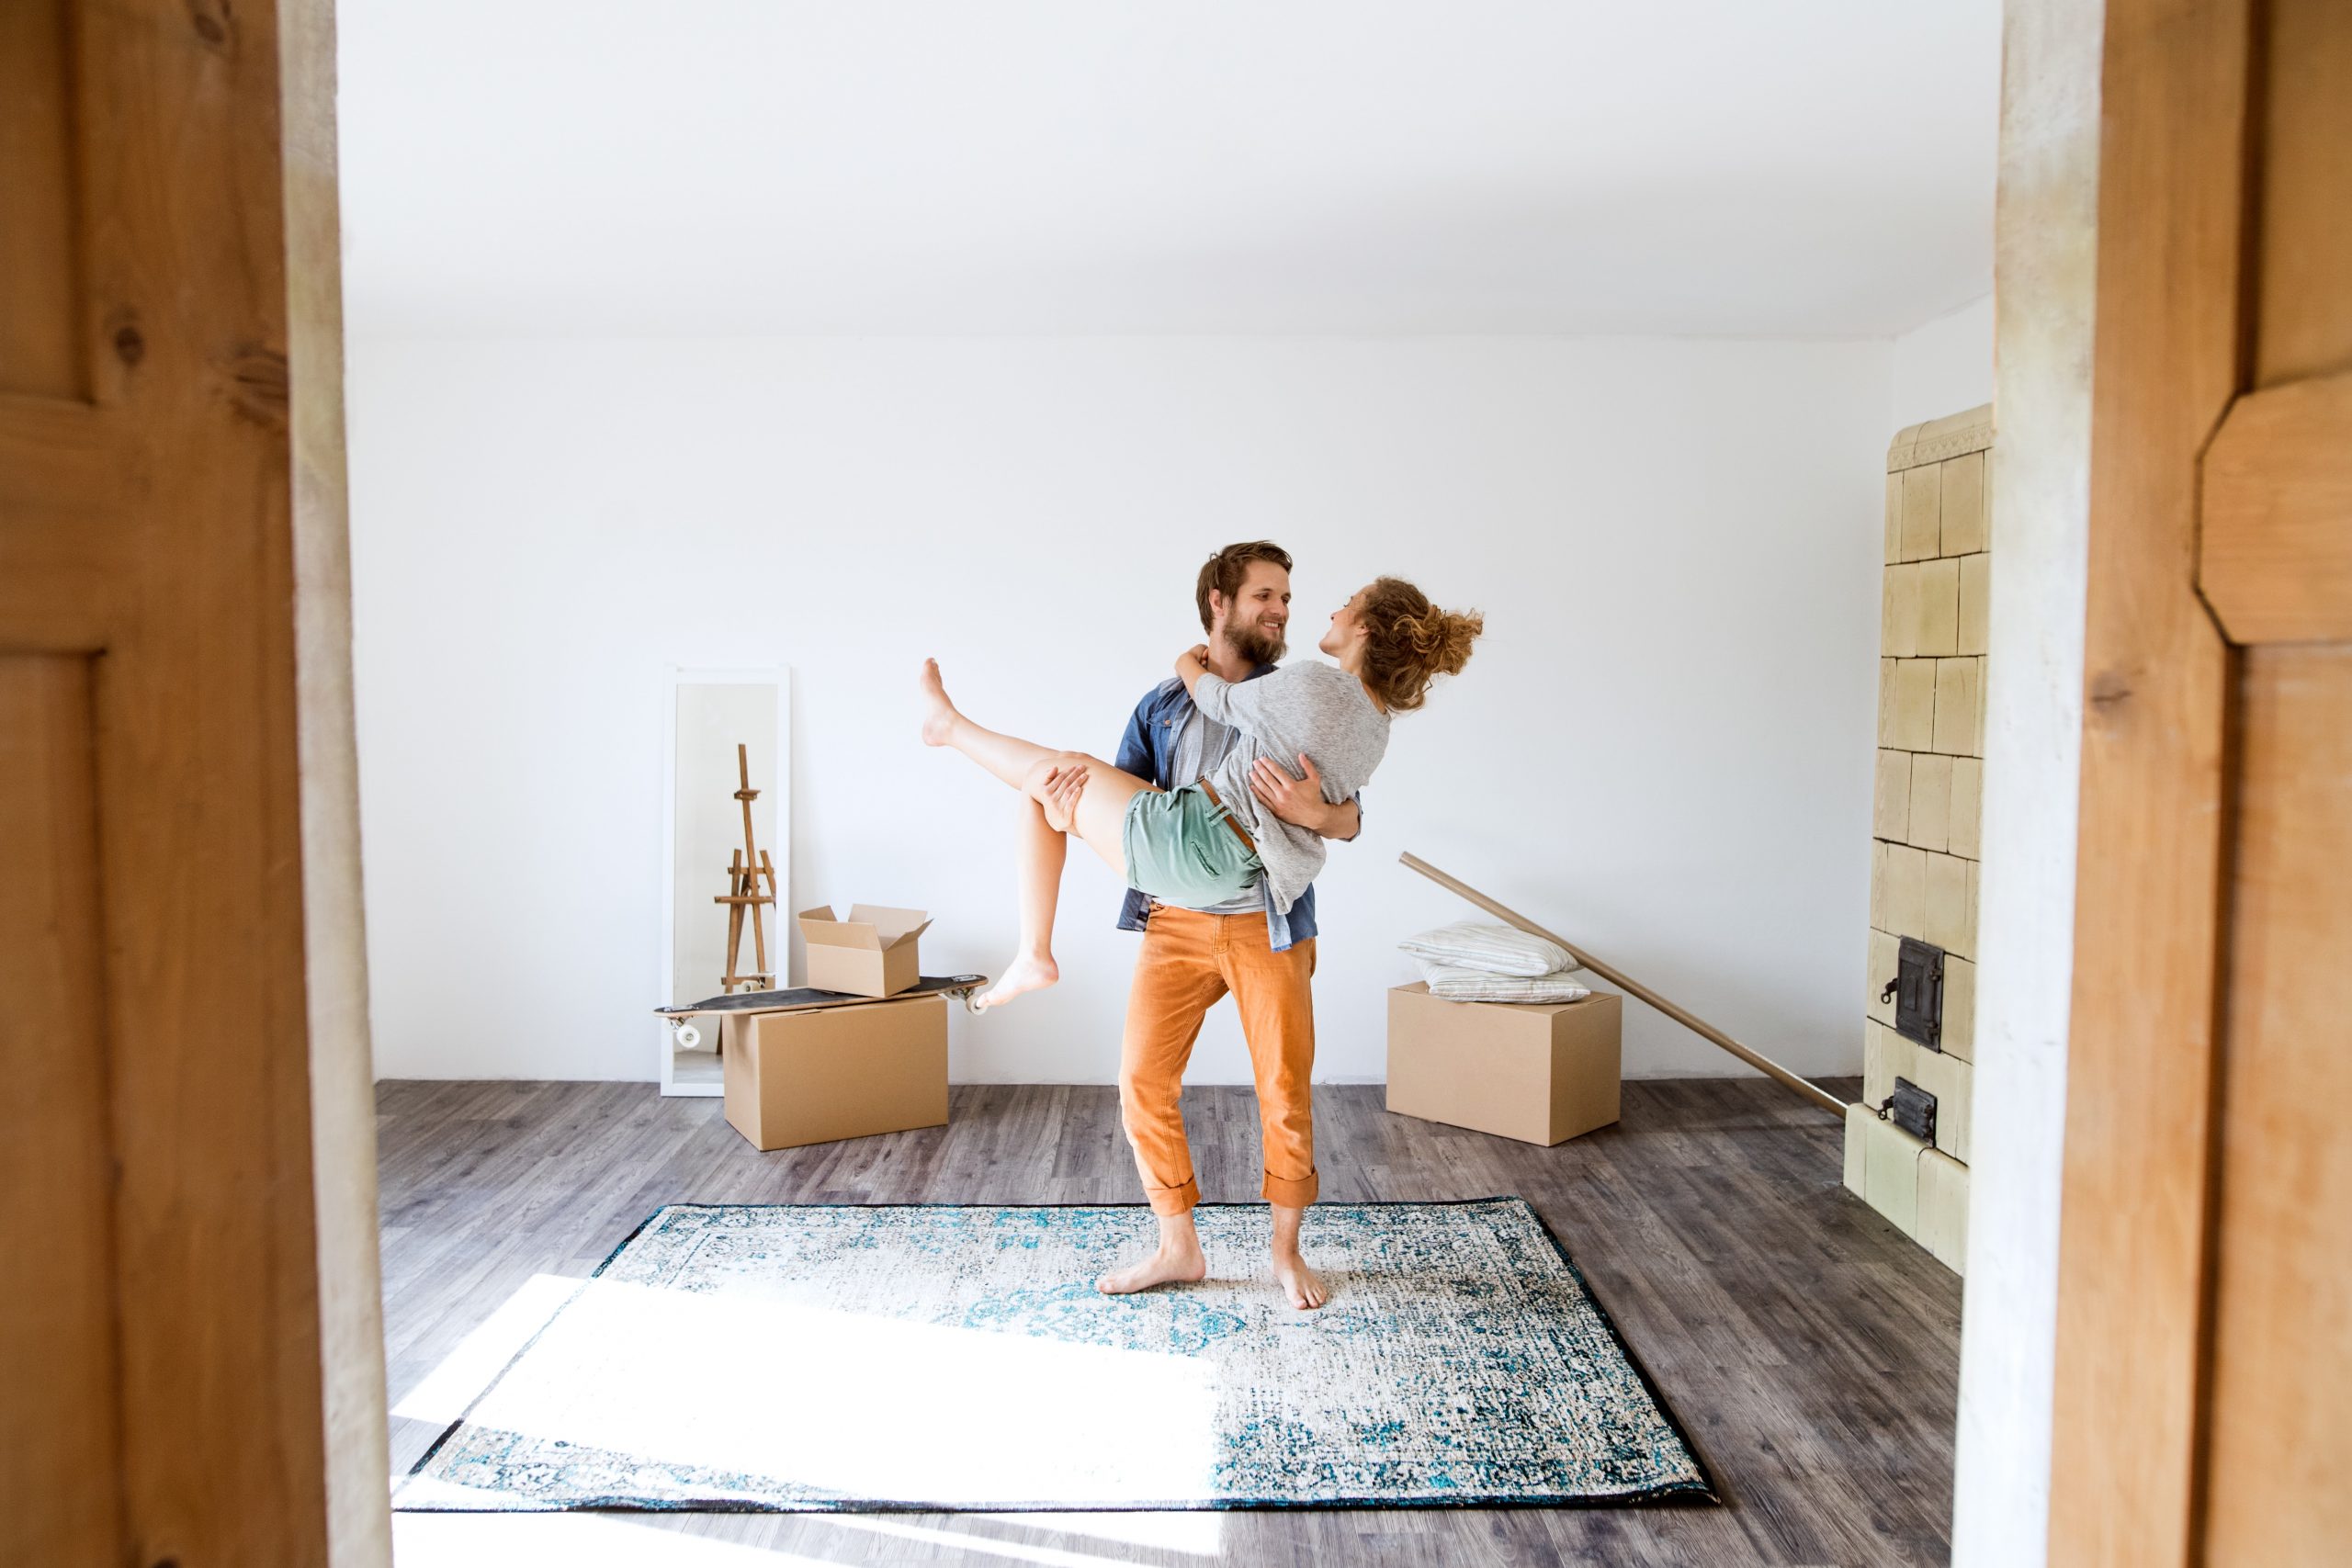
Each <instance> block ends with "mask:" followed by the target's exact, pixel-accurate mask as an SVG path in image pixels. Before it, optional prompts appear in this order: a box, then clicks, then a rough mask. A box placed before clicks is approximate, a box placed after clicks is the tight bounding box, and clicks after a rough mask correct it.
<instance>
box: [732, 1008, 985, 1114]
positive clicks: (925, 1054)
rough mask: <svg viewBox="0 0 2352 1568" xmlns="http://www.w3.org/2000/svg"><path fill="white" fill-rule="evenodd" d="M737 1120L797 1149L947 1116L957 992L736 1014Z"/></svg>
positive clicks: (734, 1106) (734, 1099)
mask: <svg viewBox="0 0 2352 1568" xmlns="http://www.w3.org/2000/svg"><path fill="white" fill-rule="evenodd" d="M719 1055H720V1057H721V1070H722V1074H723V1078H724V1092H725V1095H726V1105H727V1122H728V1125H729V1126H730V1127H733V1128H734V1129H735V1130H736V1131H737V1132H739V1133H741V1134H743V1136H745V1137H746V1138H749V1139H750V1140H751V1141H752V1146H753V1147H755V1148H762V1149H788V1148H793V1147H797V1145H801V1144H827V1143H831V1142H832V1141H833V1140H834V1139H836V1138H862V1137H865V1136H866V1135H867V1134H873V1133H900V1132H904V1131H906V1130H907V1129H908V1128H910V1127H940V1126H944V1125H945V1124H946V1122H947V999H946V998H944V997H942V996H939V995H936V994H933V995H931V996H924V997H909V998H906V999H905V1000H904V1001H896V1002H870V1003H868V1002H861V1003H856V1004H853V1005H851V1006H848V1007H833V1008H811V1009H809V1010H805V1011H800V1012H749V1013H735V1012H731V1013H728V1014H726V1015H725V1016H724V1018H723V1020H722V1021H721V1025H720V1028H719Z"/></svg>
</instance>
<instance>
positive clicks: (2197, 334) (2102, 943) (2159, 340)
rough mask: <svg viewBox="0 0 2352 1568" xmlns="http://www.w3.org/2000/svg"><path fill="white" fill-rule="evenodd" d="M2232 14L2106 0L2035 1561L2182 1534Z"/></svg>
mask: <svg viewBox="0 0 2352 1568" xmlns="http://www.w3.org/2000/svg"><path fill="white" fill-rule="evenodd" d="M2252 31H2253V17H2252V15H2251V5H2250V0H2113V3H2111V4H2110V5H2109V6H2108V8H2107V25H2106V44H2105V67H2104V86H2103V96H2102V107H2101V139H2100V159H2099V209H2098V336H2097V341H2096V345H2095V349H2094V355H2095V357H2094V363H2093V368H2092V407H2091V430H2090V444H2091V445H2090V518H2089V530H2090V539H2089V559H2088V595H2087V601H2088V602H2087V608H2086V626H2085V640H2084V670H2085V679H2086V703H2085V709H2084V725H2083V750H2082V791H2081V797H2080V817H2079V837H2078V840H2077V847H2076V881H2075V912H2074V922H2075V973H2074V982H2073V1004H2072V1023H2071V1028H2070V1038H2069V1043H2068V1055H2067V1069H2066V1071H2067V1089H2066V1133H2065V1153H2064V1191H2063V1197H2062V1213H2061V1219H2060V1239H2059V1264H2058V1307H2057V1326H2056V1349H2055V1361H2056V1366H2055V1382H2054V1388H2053V1393H2052V1461H2051V1463H2052V1472H2051V1485H2050V1493H2051V1517H2050V1560H2051V1561H2052V1562H2053V1563H2059V1564H2075V1563H2131V1564H2134V1565H2135V1568H2161V1565H2165V1564H2174V1563H2186V1562H2188V1561H2189V1560H2190V1557H2191V1554H2192V1551H2193V1545H2194V1520H2193V1515H2194V1511H2195V1490H2196V1487H2195V1475H2196V1451H2195V1450H2196V1438H2197V1432H2198V1422H2199V1367H2200V1358H2201V1354H2202V1348H2203V1344H2204V1282H2205V1245H2206V1235H2207V1228H2206V1227H2207V1210H2208V1198H2209V1185H2210V1179H2211V1132H2212V1125H2213V1122H2212V1113H2213V1084H2214V1076H2215V1043H2214V994H2215V982H2214V973H2213V963H2214V954H2215V952H2216V951H2217V943H2218V942H2219V921H2220V906H2221V896H2222V888H2221V881H2220V878H2221V866H2222V767H2223V752H2224V715H2225V712H2226V704H2227V696H2226V690H2225V682H2226V679H2227V674H2228V665H2229V654H2228V650H2227V649H2226V647H2225V646H2224V644H2223V641H2222V636H2221V633H2220V631H2219V629H2218V628H2217V627H2216V626H2214V624H2213V622H2212V618H2211V615H2210V614H2209V613H2208V612H2207V610H2206V607H2205V605H2204V604H2203V603H2202V602H2201V601H2200V600H2199V598H2198V595H2197V592H2196V587H2195V560H2196V534H2197V503H2198V456H2199V452H2200V451H2201V450H2202V449H2203V447H2204V446H2205V444H2206V442H2207V440H2208V439H2209V438H2210V437H2211V434H2212V432H2213V431H2214V430H2215V428H2216V427H2217V426H2218V425H2219V424H2220V423H2221V420H2222V414H2223V412H2224V411H2226V410H2227V408H2228V407H2229V404H2230V400H2231V399H2232V398H2233V395H2234V394H2235V393H2236V391H2237V389H2238V385H2239V374H2240V365H2239V354H2240V349H2241V344H2242V334H2241V333H2240V331H2239V320H2238V306H2239V286H2240V276H2241V275H2240V246H2241V242H2242V238H2243V218H2244V213H2245V191H2244V188H2243V187H2244V174H2245V165H2246V145H2245V134H2246V128H2247V85H2248V80H2247V79H2248V69H2249V50H2250V47H2251V37H2252ZM2119 1433H2121V1434H2128V1435H2129V1436H2128V1438H2127V1439H2126V1440H2120V1441H2119V1440H2118V1437H2117V1435H2118V1434H2119Z"/></svg>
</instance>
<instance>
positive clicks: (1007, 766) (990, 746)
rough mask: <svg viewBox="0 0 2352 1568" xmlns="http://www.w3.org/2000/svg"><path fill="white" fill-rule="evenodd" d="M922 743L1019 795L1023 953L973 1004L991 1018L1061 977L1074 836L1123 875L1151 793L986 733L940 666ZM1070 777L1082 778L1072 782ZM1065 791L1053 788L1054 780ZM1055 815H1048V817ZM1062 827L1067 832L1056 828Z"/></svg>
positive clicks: (1123, 776) (929, 691) (1113, 773)
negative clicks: (1135, 817) (1141, 798)
mask: <svg viewBox="0 0 2352 1568" xmlns="http://www.w3.org/2000/svg"><path fill="white" fill-rule="evenodd" d="M922 695H923V707H924V712H923V721H922V739H923V743H924V744H925V745H928V746H949V747H953V748H954V749H955V750H958V751H961V752H963V753H964V755H966V756H967V757H969V758H970V759H972V761H975V762H978V764H979V765H980V766H981V767H983V768H986V769H987V770H988V771H989V773H994V774H995V775H996V776H997V777H998V778H1000V779H1001V780H1003V781H1004V782H1005V783H1006V784H1011V785H1012V787H1013V788H1014V789H1017V790H1019V791H1021V793H1022V795H1023V801H1022V809H1021V849H1020V876H1021V945H1020V947H1019V948H1018V949H1017V950H1016V951H1015V952H1014V953H1013V955H1012V963H1011V964H1007V965H1006V966H1005V972H1004V975H1003V977H1002V978H1001V979H1000V980H999V981H998V982H997V983H996V984H995V985H994V986H992V987H989V989H988V990H987V991H985V992H983V993H982V994H981V995H980V996H978V997H977V998H974V999H973V1005H974V1006H976V1007H978V1008H980V1009H982V1010H986V1009H988V1008H991V1007H996V1006H1000V1005H1001V1004H1002V1003H1005V1002H1008V1001H1011V1000H1012V998H1014V997H1017V996H1020V995H1021V994H1023V992H1026V991H1035V990H1042V989H1043V988H1045V987H1047V986H1050V985H1052V984H1053V983H1054V982H1055V981H1056V980H1057V979H1059V978H1060V977H1061V971H1060V968H1059V966H1058V965H1057V964H1055V962H1054V953H1053V942H1054V913H1055V908H1056V906H1057V904H1058V902H1059V900H1060V896H1061V879H1062V867H1063V864H1064V863H1065V862H1066V861H1067V860H1068V859H1069V835H1070V834H1075V835H1076V836H1077V837H1078V838H1079V839H1080V840H1082V841H1083V842H1084V843H1085V844H1086V845H1087V846H1088V847H1089V848H1091V849H1092V850H1093V851H1094V852H1095V853H1096V854H1098V855H1100V856H1102V858H1103V863H1105V864H1107V865H1109V866H1110V867H1111V868H1112V869H1113V870H1114V871H1116V872H1118V873H1119V874H1121V875H1123V876H1124V875H1125V874H1126V847H1125V841H1124V840H1125V825H1126V811H1127V802H1128V801H1130V800H1132V799H1133V798H1134V797H1135V796H1136V794H1137V793H1138V792H1140V791H1143V790H1148V789H1150V788H1151V787H1152V786H1151V785H1150V784H1147V783H1145V782H1144V781H1143V780H1141V779H1139V778H1136V776H1135V775H1134V774H1132V773H1123V772H1121V771H1120V770H1119V769H1117V768H1114V767H1113V766H1112V765H1111V764H1110V763H1108V762H1105V761H1103V760H1102V759H1101V758H1099V757H1089V756H1086V755H1085V754H1083V753H1082V752H1077V751H1056V750H1052V749H1051V748H1049V747H1045V746H1040V745H1038V744H1036V743H1035V741H1031V740H1023V739H1020V738H1019V737H1018V736H1012V735H1000V734H998V733H997V732H996V731H995V730H992V729H984V728H981V727H980V726H978V725H977V724H974V723H973V722H972V721H971V720H970V719H969V718H967V717H966V716H964V715H963V714H962V713H961V712H959V711H957V709H956V705H955V704H954V703H953V702H951V701H949V700H948V696H947V688H946V687H945V685H944V683H942V682H941V681H940V678H939V664H938V661H937V660H930V659H926V660H923V666H922ZM1073 770H1076V771H1078V772H1080V773H1082V774H1083V777H1082V778H1080V779H1077V780H1075V781H1074V787H1073V781H1072V779H1071V775H1072V773H1073ZM1057 776H1058V777H1060V778H1061V779H1062V780H1063V783H1062V784H1061V785H1060V786H1059V787H1057V785H1056V783H1055V781H1056V779H1057ZM1049 813H1050V815H1049ZM1057 821H1059V822H1061V823H1064V824H1066V825H1067V826H1066V828H1064V827H1057V826H1056V825H1055V824H1056V822H1057Z"/></svg>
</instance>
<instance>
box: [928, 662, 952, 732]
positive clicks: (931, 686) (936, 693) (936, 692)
mask: <svg viewBox="0 0 2352 1568" xmlns="http://www.w3.org/2000/svg"><path fill="white" fill-rule="evenodd" d="M955 727H956V705H955V704H954V703H951V702H949V701H948V700H947V688H946V686H945V685H944V684H943V683H942V682H941V681H940V679H939V660H936V659H926V660H923V661H922V743H923V744H924V745H926V746H944V745H946V744H947V737H948V733H949V732H950V731H951V730H953V729H954V728H955Z"/></svg>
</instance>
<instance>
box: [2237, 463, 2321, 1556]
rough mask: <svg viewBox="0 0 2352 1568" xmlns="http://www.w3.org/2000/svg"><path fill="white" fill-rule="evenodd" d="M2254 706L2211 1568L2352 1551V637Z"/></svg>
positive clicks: (2286, 669) (2253, 697) (2241, 806)
mask: <svg viewBox="0 0 2352 1568" xmlns="http://www.w3.org/2000/svg"><path fill="white" fill-rule="evenodd" d="M2346 438H2347V439H2352V430H2348V431H2347V432H2346ZM2238 697H2239V713H2240V716H2241V728H2242V732H2243V738H2244V739H2243V744H2242V745H2241V747H2240V749H2239V753H2238V760H2239V767H2238V780H2239V783H2238V788H2237V792H2236V794H2237V806H2236V812H2235V818H2236V824H2237V843H2236V852H2235V855H2234V857H2233V871H2232V876H2231V912H2230V927H2231V942H2230V951H2229V953H2228V958H2227V962H2226V965H2225V970H2224V973H2225V976H2226V981H2227V985H2228V988H2229V998H2230V1000H2229V1010H2228V1014H2227V1020H2226V1021H2227V1030H2228V1035H2227V1050H2226V1052H2225V1055H2224V1059H2223V1076H2222V1096H2221V1104H2222V1140H2221V1148H2220V1159H2221V1180H2220V1184H2219V1187H2220V1198H2219V1203H2218V1206H2217V1209H2216V1212H2215V1216H2214V1217H2215V1226H2214V1236H2215V1248H2214V1273H2215V1280H2214V1301H2213V1334H2212V1341H2213V1342H2212V1383H2211V1393H2210V1396H2209V1398H2210V1412H2209V1416H2208V1429H2209V1433H2210V1437H2209V1448H2208V1452H2207V1454H2206V1456H2205V1463H2206V1466H2207V1480H2206V1492H2207V1495H2208V1496H2209V1498H2210V1505H2209V1507H2208V1516H2209V1517H2208V1521H2207V1530H2206V1538H2205V1545H2206V1551H2205V1560H2206V1561H2207V1562H2211V1563H2214V1564H2217V1565H2218V1564H2231V1563H2245V1564H2248V1565H2259V1568H2269V1565H2272V1564H2290V1563H2304V1562H2310V1563H2319V1562H2340V1561H2342V1558H2341V1556H2340V1555H2339V1554H2340V1553H2341V1552H2342V1551H2344V1549H2345V1547H2346V1544H2347V1543H2352V1486H2346V1484H2345V1483H2344V1477H2343V1473H2342V1468H2343V1459H2344V1454H2345V1451H2346V1443H2347V1442H2352V1419H2347V1417H2346V1414H2345V1404H2344V1399H2345V1391H2346V1390H2347V1389H2352V1268H2348V1267H2347V1266H2346V1257H2345V1247H2344V1236H2345V1227H2346V1216H2347V1215H2352V1137H2347V1136H2346V1111H2347V1108H2352V1049H2346V1035H2347V1029H2348V1028H2352V963H2347V955H2352V897H2347V896H2346V874H2347V872H2352V645H2343V644H2338V645H2335V646H2284V647H2278V648H2258V649H2249V650H2248V651H2247V652H2246V654H2245V658H2244V664H2243V674H2242V678H2241V681H2240V682H2239V688H2238Z"/></svg>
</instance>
